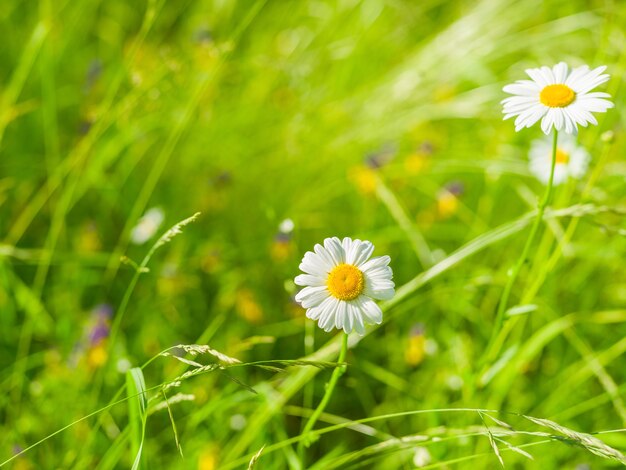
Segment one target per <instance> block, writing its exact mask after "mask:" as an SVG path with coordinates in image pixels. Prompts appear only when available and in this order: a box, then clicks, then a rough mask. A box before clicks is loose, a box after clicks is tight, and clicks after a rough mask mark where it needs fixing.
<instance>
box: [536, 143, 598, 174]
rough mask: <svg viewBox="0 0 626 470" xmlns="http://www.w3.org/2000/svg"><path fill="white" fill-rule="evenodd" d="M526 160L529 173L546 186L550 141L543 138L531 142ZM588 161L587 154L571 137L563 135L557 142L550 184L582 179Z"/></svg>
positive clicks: (550, 158) (550, 151) (548, 171)
mask: <svg viewBox="0 0 626 470" xmlns="http://www.w3.org/2000/svg"><path fill="white" fill-rule="evenodd" d="M528 158H529V168H530V171H531V173H532V174H533V175H535V176H536V177H537V179H538V180H539V181H541V182H542V183H543V184H547V183H548V181H549V179H550V169H551V166H552V139H551V138H543V139H537V140H535V141H533V143H532V144H531V147H530V151H529V153H528ZM590 159H591V155H589V152H587V150H586V149H585V148H584V147H581V146H580V145H578V144H577V143H576V139H575V138H574V137H573V136H571V135H563V136H562V137H560V138H559V141H558V146H557V150H556V162H555V165H554V180H553V183H552V184H553V185H558V184H561V183H563V182H565V181H567V179H568V178H570V177H571V178H575V179H580V178H582V177H583V176H584V175H585V173H586V172H587V167H588V166H589V160H590Z"/></svg>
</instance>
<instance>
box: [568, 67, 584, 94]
mask: <svg viewBox="0 0 626 470" xmlns="http://www.w3.org/2000/svg"><path fill="white" fill-rule="evenodd" d="M587 72H589V67H588V66H587V65H583V66H581V67H576V68H575V69H573V70H572V73H570V74H569V76H568V77H567V80H565V85H567V86H568V87H570V88H572V89H574V87H573V86H572V85H573V83H575V82H576V81H577V80H579V79H580V77H583V76H584V75H586V74H587ZM574 91H576V90H574Z"/></svg>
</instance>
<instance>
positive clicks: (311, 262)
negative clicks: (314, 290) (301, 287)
mask: <svg viewBox="0 0 626 470" xmlns="http://www.w3.org/2000/svg"><path fill="white" fill-rule="evenodd" d="M332 268H333V266H332V264H330V263H328V262H327V261H326V260H325V259H324V258H322V257H321V256H318V255H317V254H316V253H313V252H311V251H307V252H306V253H305V254H304V258H302V263H300V271H303V272H305V273H307V274H312V275H314V276H319V277H326V274H328V273H329V272H330V270H331V269H332Z"/></svg>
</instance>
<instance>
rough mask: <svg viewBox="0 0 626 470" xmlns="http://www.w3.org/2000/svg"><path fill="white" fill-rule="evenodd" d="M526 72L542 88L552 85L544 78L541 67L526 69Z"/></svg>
mask: <svg viewBox="0 0 626 470" xmlns="http://www.w3.org/2000/svg"><path fill="white" fill-rule="evenodd" d="M525 72H526V74H528V76H529V77H530V78H532V79H533V81H534V82H535V83H537V84H538V85H539V86H540V87H541V88H544V87H546V86H548V85H550V83H549V82H548V81H547V80H546V79H545V78H544V76H543V74H542V73H541V69H526V70H525Z"/></svg>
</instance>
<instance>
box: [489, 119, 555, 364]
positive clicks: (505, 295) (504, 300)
mask: <svg viewBox="0 0 626 470" xmlns="http://www.w3.org/2000/svg"><path fill="white" fill-rule="evenodd" d="M558 134H559V133H558V131H557V130H556V129H554V134H553V138H552V164H551V166H550V178H549V180H548V186H547V187H546V190H545V192H544V195H543V198H542V199H541V201H540V202H539V206H538V207H537V216H536V217H535V220H534V221H533V225H532V227H531V228H530V233H529V234H528V238H527V239H526V244H525V245H524V249H523V250H522V254H521V256H520V257H519V258H518V260H517V262H516V263H515V265H514V266H513V269H512V270H511V273H510V275H509V279H508V281H507V283H506V286H505V287H504V291H503V292H502V297H501V298H500V302H499V304H498V312H497V314H496V323H495V325H494V328H493V330H492V332H491V338H490V339H489V343H488V346H487V352H486V355H485V358H486V361H487V362H491V361H492V360H493V359H494V356H496V354H497V352H498V350H499V348H498V347H497V345H496V344H495V343H496V338H497V337H498V333H499V332H500V330H501V329H502V325H503V324H504V315H505V313H506V310H507V306H508V303H509V297H510V295H511V290H512V289H513V285H514V284H515V281H516V279H517V276H518V275H519V273H520V271H521V270H522V267H523V266H524V264H525V263H526V259H527V258H528V253H529V252H530V249H531V247H532V245H533V242H534V241H535V237H536V236H537V232H538V231H539V226H540V225H541V222H542V220H543V214H544V212H545V210H546V207H547V206H548V204H549V203H550V200H551V199H552V187H553V183H554V167H555V165H556V150H557V145H556V144H557V141H558Z"/></svg>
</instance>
